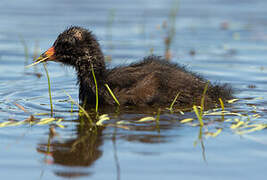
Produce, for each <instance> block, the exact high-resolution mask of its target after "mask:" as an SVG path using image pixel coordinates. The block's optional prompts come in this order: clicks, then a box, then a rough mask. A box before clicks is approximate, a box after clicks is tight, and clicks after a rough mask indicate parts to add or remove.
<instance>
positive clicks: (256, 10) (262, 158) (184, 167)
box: [0, 0, 267, 180]
mask: <svg viewBox="0 0 267 180" xmlns="http://www.w3.org/2000/svg"><path fill="white" fill-rule="evenodd" d="M0 4H1V7H2V8H1V12H0V18H1V23H0V65H1V66H0V112H1V113H0V122H1V123H3V122H7V121H23V120H25V119H27V118H29V117H30V115H31V114H36V113H48V114H47V115H40V116H36V118H46V117H50V116H49V112H50V106H49V96H48V91H47V79H46V76H45V71H44V69H43V67H42V65H39V66H37V67H36V68H31V69H25V68H24V65H26V64H29V63H30V62H31V59H32V57H33V56H34V53H35V52H36V50H34V49H35V47H39V48H38V49H37V50H38V53H41V51H44V50H46V49H47V48H49V47H50V46H51V45H52V43H53V41H54V40H55V39H56V37H57V35H58V34H59V33H60V32H62V31H63V30H64V29H65V28H67V27H69V26H71V25H79V26H83V27H85V28H87V29H90V30H92V31H93V32H94V34H95V35H96V36H97V37H98V40H99V42H100V44H101V46H102V48H103V52H104V53H105V55H106V56H108V57H109V59H110V58H111V61H108V62H107V65H108V67H114V66H116V65H122V64H129V63H131V62H136V61H138V60H140V59H142V57H144V56H147V55H149V54H151V52H153V53H154V54H157V55H164V50H165V44H164V38H166V36H167V30H166V29H164V28H163V24H165V26H166V24H167V28H169V27H171V26H172V25H174V26H175V29H176V33H175V36H174V37H173V42H172V44H171V55H172V58H171V61H173V62H176V63H180V64H183V65H186V66H187V68H188V69H190V70H193V71H197V72H198V73H200V74H202V75H203V76H204V77H205V78H207V79H209V80H210V81H211V82H221V83H230V84H232V86H233V88H234V89H235V90H236V93H235V96H236V98H238V99H240V100H239V101H237V102H235V103H234V104H232V105H231V106H229V107H227V110H230V111H232V112H239V113H241V114H244V115H245V114H246V115H248V116H249V118H251V119H252V121H253V123H266V115H267V114H266V98H267V92H266V89H267V70H266V69H267V61H266V58H267V17H266V8H265V7H266V6H267V2H266V1H264V0H254V1H249V0H247V1H241V0H238V1H230V0H217V1H207V0H181V1H179V2H178V3H177V2H176V1H172V0H157V1H152V0H145V1H138V0H135V1H123V0H116V1H107V0H102V1H95V0H93V1H85V0H80V1H77V2H76V1H75V2H74V1H60V0H53V1H52V0H46V1H40V0H37V1H33V0H25V1H18V0H17V1H16V0H13V1H7V0H3V1H1V3H0ZM175 7H178V14H177V16H176V19H175V24H172V23H171V20H172V18H173V17H170V13H171V12H172V11H173V8H175ZM22 42H24V46H23V43H22ZM25 44H26V45H27V49H26V51H27V52H28V57H27V55H25ZM190 52H191V53H190ZM192 52H195V55H193V56H192ZM48 69H49V72H50V79H51V83H52V94H53V100H54V109H55V114H54V116H55V117H57V118H63V119H64V120H63V121H62V122H60V124H61V125H63V126H64V127H65V128H60V127H58V126H57V125H55V131H56V134H57V135H56V136H54V137H52V136H51V133H50V130H49V128H50V127H51V124H45V125H32V126H31V125H29V124H24V125H19V126H8V127H2V128H1V130H0V137H1V148H0V149H1V150H0V152H1V153H0V154H1V155H0V157H1V163H0V170H1V178H2V179H21V178H25V179H65V178H75V179H127V180H131V179H155V180H156V179H162V178H165V179H177V178H180V179H235V180H236V179H252V178H253V179H260V178H263V177H265V176H266V173H265V167H266V158H267V153H266V142H267V141H266V139H267V136H266V130H261V131H256V132H253V133H248V134H244V135H238V134H237V133H236V130H234V129H231V128H230V127H231V125H233V124H234V121H229V122H227V121H225V122H223V121H221V120H222V117H221V116H209V117H206V118H205V122H206V123H207V124H206V126H205V127H204V128H203V129H200V127H199V126H195V127H193V126H191V125H192V124H190V123H189V124H182V123H180V120H182V119H185V118H196V117H195V115H194V113H193V112H187V113H185V114H184V115H181V114H180V113H174V114H171V113H170V112H168V111H163V112H162V113H161V116H160V123H159V125H157V124H156V123H155V122H154V121H153V122H142V123H140V122H139V123H138V122H136V120H139V119H141V118H143V117H147V116H153V117H156V114H155V113H154V114H153V112H150V113H143V112H135V111H129V112H120V113H116V112H109V114H108V115H109V117H110V119H111V120H110V121H108V122H105V123H106V124H109V125H112V124H115V123H116V122H118V121H124V122H128V124H122V125H121V126H117V127H114V126H108V127H105V128H99V129H98V130H97V133H92V132H91V131H90V128H89V127H88V124H86V123H85V124H82V123H81V117H80V118H79V116H78V113H77V110H78V108H77V107H76V106H74V112H73V113H70V110H71V103H70V102H68V97H67V95H66V94H64V92H63V90H65V91H67V92H68V93H69V94H70V95H71V96H72V97H73V99H74V100H75V101H78V91H77V86H76V76H75V72H74V70H73V69H71V68H68V67H64V66H61V65H59V64H57V63H49V65H48ZM36 73H40V74H41V77H38V76H36ZM16 104H19V105H21V106H23V107H24V108H25V109H26V111H27V112H24V111H23V110H22V109H21V108H19V107H18V105H16ZM155 112H156V110H155ZM255 114H257V116H255ZM227 118H228V119H232V120H233V119H235V118H237V119H242V120H246V119H247V118H246V117H242V118H240V117H238V116H226V117H225V119H227ZM194 123H197V121H194ZM52 124H53V123H52ZM218 129H222V132H221V133H220V134H219V135H218V136H217V137H216V138H212V137H208V136H207V135H206V134H207V132H216V131H217V130H218ZM199 131H202V133H203V134H202V138H199ZM205 133H206V134H205Z"/></svg>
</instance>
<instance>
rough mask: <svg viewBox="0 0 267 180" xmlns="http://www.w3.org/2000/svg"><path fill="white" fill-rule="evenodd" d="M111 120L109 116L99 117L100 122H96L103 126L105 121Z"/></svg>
mask: <svg viewBox="0 0 267 180" xmlns="http://www.w3.org/2000/svg"><path fill="white" fill-rule="evenodd" d="M107 120H110V118H109V117H108V115H107V114H103V115H101V116H99V120H98V121H97V122H96V125H97V126H102V125H103V122H104V121H107Z"/></svg>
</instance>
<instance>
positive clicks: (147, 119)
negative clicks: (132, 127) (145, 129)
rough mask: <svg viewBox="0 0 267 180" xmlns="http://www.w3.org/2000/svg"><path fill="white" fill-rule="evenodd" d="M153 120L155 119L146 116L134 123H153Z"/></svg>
mask: <svg viewBox="0 0 267 180" xmlns="http://www.w3.org/2000/svg"><path fill="white" fill-rule="evenodd" d="M155 120H156V118H154V117H151V116H148V117H144V118H141V119H139V120H138V121H136V122H146V121H155Z"/></svg>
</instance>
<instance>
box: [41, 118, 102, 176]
mask: <svg viewBox="0 0 267 180" xmlns="http://www.w3.org/2000/svg"><path fill="white" fill-rule="evenodd" d="M80 121H81V119H80ZM102 131H103V128H102V127H98V128H97V129H96V128H93V127H92V126H90V125H89V123H79V124H78V125H77V128H76V138H72V139H69V140H67V141H64V142H59V141H56V140H55V141H53V133H51V131H50V135H49V139H48V143H44V144H39V145H38V148H37V151H38V152H41V153H45V154H46V155H50V156H51V157H52V158H53V163H54V164H59V165H62V166H70V167H89V166H91V165H93V164H94V162H95V161H96V160H97V159H99V158H100V157H101V156H102V154H103V153H102V151H101V150H100V146H101V145H102V144H103V139H102ZM46 163H49V161H48V162H46ZM55 174H57V175H59V176H63V177H76V176H88V175H90V173H88V172H83V171H82V170H81V172H78V170H77V169H75V170H74V169H72V170H70V169H67V170H66V171H58V170H57V171H56V172H55Z"/></svg>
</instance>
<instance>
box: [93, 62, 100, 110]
mask: <svg viewBox="0 0 267 180" xmlns="http://www.w3.org/2000/svg"><path fill="white" fill-rule="evenodd" d="M91 72H92V75H93V78H94V82H95V112H96V113H98V88H97V81H96V77H95V71H94V67H93V64H91Z"/></svg>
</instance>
